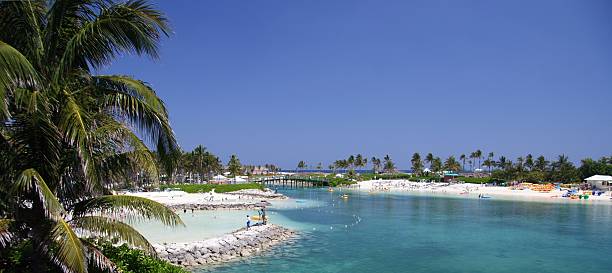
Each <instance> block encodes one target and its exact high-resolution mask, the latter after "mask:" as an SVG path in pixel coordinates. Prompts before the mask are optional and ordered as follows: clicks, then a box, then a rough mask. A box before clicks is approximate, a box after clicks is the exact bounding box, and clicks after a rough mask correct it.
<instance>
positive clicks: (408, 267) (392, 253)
mask: <svg viewBox="0 0 612 273" xmlns="http://www.w3.org/2000/svg"><path fill="white" fill-rule="evenodd" d="M285 193H286V194H288V195H289V196H291V197H293V198H299V199H302V200H305V201H299V202H297V203H295V204H292V205H285V206H282V207H280V208H276V209H273V210H272V222H275V221H274V218H276V219H277V220H278V221H279V222H281V224H284V225H289V226H291V227H292V228H295V229H299V230H300V233H301V236H300V238H298V239H297V240H295V241H294V242H292V243H291V244H289V245H282V246H279V247H277V248H274V249H273V250H271V251H269V252H267V253H266V254H264V255H261V256H257V257H251V258H249V259H244V260H239V261H236V262H232V263H228V264H225V265H221V266H217V267H214V268H204V269H200V270H196V271H195V272H198V273H202V272H237V273H238V272H240V273H244V272H427V273H431V272H523V273H524V272H612V263H610V258H609V257H610V255H612V206H610V205H608V204H604V205H595V204H592V203H573V204H566V203H536V202H518V201H507V200H506V201H503V200H495V199H489V200H478V199H466V198H449V197H441V196H419V195H399V194H389V193H387V194H373V195H372V194H368V193H358V192H351V193H350V194H351V197H350V198H349V199H348V200H342V199H340V198H338V196H339V194H340V193H339V192H334V193H329V192H327V191H324V190H294V191H287V192H285ZM291 202H294V201H291ZM302 204H308V205H304V206H302ZM312 204H316V205H312Z"/></svg>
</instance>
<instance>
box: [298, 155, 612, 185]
mask: <svg viewBox="0 0 612 273" xmlns="http://www.w3.org/2000/svg"><path fill="white" fill-rule="evenodd" d="M321 165H322V164H321V163H318V164H317V165H316V166H317V168H316V169H317V170H322V168H321ZM410 165H411V171H412V173H413V174H414V175H417V176H439V175H440V174H442V173H444V172H453V173H481V174H482V175H490V176H491V177H492V178H494V179H497V180H504V181H523V182H534V183H539V182H545V181H549V182H579V181H582V180H584V179H585V178H587V177H590V176H592V175H595V174H600V175H612V156H611V157H602V158H600V159H598V160H594V159H591V158H585V159H583V160H581V162H580V166H575V165H574V163H572V162H571V161H570V160H569V158H568V157H567V156H566V155H559V156H557V157H556V158H555V159H553V160H549V159H547V158H546V157H545V156H543V155H540V156H537V157H535V156H533V155H532V154H527V155H525V156H519V157H517V158H516V159H515V160H511V159H509V158H507V157H506V156H503V155H502V156H499V157H497V158H496V157H495V153H493V152H489V153H486V154H485V153H483V152H482V151H481V150H476V151H473V152H470V153H466V154H461V155H459V157H458V158H457V157H455V156H454V155H451V156H448V157H446V158H445V159H442V158H440V157H439V156H435V155H434V154H432V153H427V154H426V155H425V157H422V156H421V154H420V153H418V152H415V153H413V154H412V157H411V159H410ZM368 166H370V169H371V171H372V172H373V173H394V172H397V169H396V167H395V163H394V162H393V160H391V158H390V156H389V155H386V156H385V157H384V158H383V159H382V160H381V159H380V158H376V157H371V158H370V159H368V158H367V157H364V156H363V155H361V154H357V155H350V156H348V157H347V158H346V159H339V160H335V161H334V162H333V163H332V164H330V165H329V166H328V169H329V170H330V171H331V172H334V173H335V172H346V173H351V172H354V171H355V170H364V169H367V168H368ZM307 167H308V165H307V164H306V162H305V161H303V160H301V161H300V162H298V165H297V170H305V169H306V168H307Z"/></svg>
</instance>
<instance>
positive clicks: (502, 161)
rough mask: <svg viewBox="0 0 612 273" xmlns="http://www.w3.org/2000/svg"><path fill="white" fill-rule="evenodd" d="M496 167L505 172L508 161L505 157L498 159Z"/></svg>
mask: <svg viewBox="0 0 612 273" xmlns="http://www.w3.org/2000/svg"><path fill="white" fill-rule="evenodd" d="M497 165H498V166H499V167H500V168H501V169H503V170H506V169H507V168H508V160H507V159H506V157H505V156H503V155H502V156H500V157H499V160H498V161H497Z"/></svg>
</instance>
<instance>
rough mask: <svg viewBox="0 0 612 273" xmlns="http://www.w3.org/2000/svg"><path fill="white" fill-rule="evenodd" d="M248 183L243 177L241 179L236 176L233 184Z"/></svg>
mask: <svg viewBox="0 0 612 273" xmlns="http://www.w3.org/2000/svg"><path fill="white" fill-rule="evenodd" d="M246 182H247V180H246V179H244V178H242V177H240V176H236V177H234V178H232V183H234V184H241V183H246Z"/></svg>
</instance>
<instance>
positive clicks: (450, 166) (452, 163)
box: [444, 156, 461, 172]
mask: <svg viewBox="0 0 612 273" xmlns="http://www.w3.org/2000/svg"><path fill="white" fill-rule="evenodd" d="M444 169H445V170H449V171H453V172H458V171H459V169H461V166H460V165H459V162H457V160H456V159H455V157H454V156H449V157H448V158H447V159H446V160H445V161H444Z"/></svg>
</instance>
